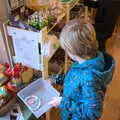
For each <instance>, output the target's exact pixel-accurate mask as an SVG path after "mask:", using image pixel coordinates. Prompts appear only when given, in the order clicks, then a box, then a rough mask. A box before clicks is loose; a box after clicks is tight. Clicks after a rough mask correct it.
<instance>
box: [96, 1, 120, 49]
mask: <svg viewBox="0 0 120 120" xmlns="http://www.w3.org/2000/svg"><path fill="white" fill-rule="evenodd" d="M119 13H120V0H100V2H99V6H98V10H97V15H96V19H95V30H96V36H97V40H98V42H99V49H100V50H101V51H105V44H106V40H107V39H108V38H110V37H111V36H112V33H113V31H114V28H115V24H116V21H117V18H118V16H119Z"/></svg>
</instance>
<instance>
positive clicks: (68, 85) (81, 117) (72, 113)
mask: <svg viewBox="0 0 120 120" xmlns="http://www.w3.org/2000/svg"><path fill="white" fill-rule="evenodd" d="M114 67H115V62H114V59H113V58H112V57H111V56H110V55H108V54H106V53H104V54H103V53H100V52H99V53H97V55H96V57H95V58H93V59H90V60H86V61H85V62H84V63H82V64H79V63H78V62H74V63H73V65H72V66H71V68H70V69H69V71H68V72H67V74H66V75H65V78H64V80H63V79H61V80H60V79H58V80H57V82H58V83H62V82H63V83H64V87H63V99H62V101H61V103H60V106H59V107H60V111H61V120H98V119H99V118H100V117H101V112H102V108H103V101H104V96H105V91H106V87H107V85H108V84H109V83H110V81H111V80H112V76H113V71H114ZM59 80H60V81H59Z"/></svg>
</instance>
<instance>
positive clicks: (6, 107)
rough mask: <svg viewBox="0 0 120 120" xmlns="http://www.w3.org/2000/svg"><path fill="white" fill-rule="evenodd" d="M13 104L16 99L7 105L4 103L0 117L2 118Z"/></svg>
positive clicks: (0, 109)
mask: <svg viewBox="0 0 120 120" xmlns="http://www.w3.org/2000/svg"><path fill="white" fill-rule="evenodd" d="M15 103H16V97H14V98H12V99H11V100H10V101H9V102H8V103H6V104H5V105H4V106H3V107H2V108H0V116H3V115H5V114H6V113H7V112H9V111H10V110H11V108H12V107H13V106H14V104H15Z"/></svg>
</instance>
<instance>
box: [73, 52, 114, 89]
mask: <svg viewBox="0 0 120 120" xmlns="http://www.w3.org/2000/svg"><path fill="white" fill-rule="evenodd" d="M72 67H74V68H81V69H85V68H88V69H90V70H91V71H92V73H93V74H94V75H96V76H97V77H99V78H100V79H103V80H104V81H103V84H104V87H105V86H106V85H107V84H108V83H109V82H110V81H111V80H112V76H113V72H114V68H115V61H114V59H113V57H112V56H111V55H109V54H108V53H101V52H98V53H97V55H96V57H94V58H93V59H90V60H86V61H85V62H84V63H81V64H79V63H78V62H75V63H74V64H73V66H72Z"/></svg>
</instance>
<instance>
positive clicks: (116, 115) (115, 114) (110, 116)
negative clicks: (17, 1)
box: [101, 31, 120, 120]
mask: <svg viewBox="0 0 120 120" xmlns="http://www.w3.org/2000/svg"><path fill="white" fill-rule="evenodd" d="M107 51H108V52H109V53H110V54H111V55H112V56H113V57H114V58H115V61H116V70H115V73H114V77H113V80H112V82H111V84H110V85H109V87H108V90H107V94H106V98H105V105H104V112H103V116H102V119H101V120H120V70H119V68H120V32H119V31H118V33H117V34H114V35H113V37H112V38H111V39H109V40H108V42H107Z"/></svg>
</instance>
